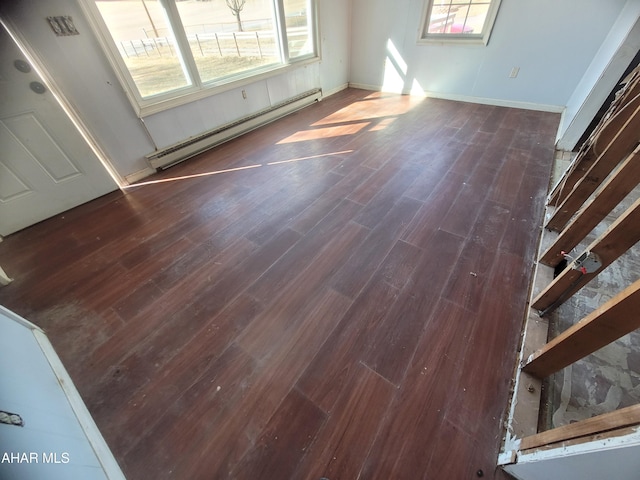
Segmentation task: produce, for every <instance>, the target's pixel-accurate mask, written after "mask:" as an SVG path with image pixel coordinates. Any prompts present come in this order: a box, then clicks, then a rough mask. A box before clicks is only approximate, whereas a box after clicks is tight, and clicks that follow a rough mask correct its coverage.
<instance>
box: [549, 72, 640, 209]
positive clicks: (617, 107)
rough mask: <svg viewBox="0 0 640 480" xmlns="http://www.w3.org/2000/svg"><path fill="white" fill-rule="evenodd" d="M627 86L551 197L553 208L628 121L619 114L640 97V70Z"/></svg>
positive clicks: (582, 148) (579, 152)
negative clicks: (631, 100) (630, 101)
mask: <svg viewBox="0 0 640 480" xmlns="http://www.w3.org/2000/svg"><path fill="white" fill-rule="evenodd" d="M624 83H625V84H626V85H625V87H624V88H623V90H621V91H620V92H619V94H618V96H617V97H616V98H615V100H614V101H613V103H612V104H611V106H610V107H609V110H608V111H607V113H606V115H605V117H603V119H602V120H601V122H600V124H598V126H597V127H596V130H595V131H594V132H593V133H592V134H591V136H590V137H589V138H588V139H587V141H585V142H584V143H583V144H582V145H581V146H580V150H579V151H578V154H577V156H576V158H575V160H574V162H573V164H572V165H571V167H570V168H569V170H567V172H566V173H565V175H564V176H563V178H562V180H561V181H559V182H558V183H557V184H556V185H555V186H554V187H553V189H552V191H551V193H550V194H549V201H548V204H549V205H560V204H561V203H562V202H563V201H564V200H565V198H566V197H567V195H569V193H570V192H571V190H573V187H574V185H575V184H576V183H578V181H579V180H580V179H581V178H582V177H583V176H584V174H585V173H587V171H588V170H589V169H590V168H591V166H592V165H593V162H595V161H596V159H597V158H598V156H599V155H600V154H601V153H602V151H603V149H604V148H605V147H606V146H608V145H609V144H610V143H611V141H612V140H613V138H614V137H615V135H616V133H617V132H618V131H619V130H620V129H621V128H622V126H623V125H624V123H625V121H626V118H627V117H626V116H625V115H622V114H620V115H619V113H620V112H621V111H622V110H621V109H622V108H624V106H625V105H627V104H628V102H629V100H630V99H634V98H636V97H637V96H638V94H640V69H637V68H636V70H634V71H633V72H632V73H631V74H629V76H628V77H627V78H626V79H625V80H624Z"/></svg>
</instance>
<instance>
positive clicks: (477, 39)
mask: <svg viewBox="0 0 640 480" xmlns="http://www.w3.org/2000/svg"><path fill="white" fill-rule="evenodd" d="M499 4H500V0H469V1H463V0H427V4H426V8H425V13H424V21H423V23H422V32H421V35H420V43H432V42H465V43H484V44H486V43H487V42H488V41H489V34H490V33H491V28H492V27H493V22H494V20H495V18H496V14H497V13H498V6H499Z"/></svg>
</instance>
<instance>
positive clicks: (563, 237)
mask: <svg viewBox="0 0 640 480" xmlns="http://www.w3.org/2000/svg"><path fill="white" fill-rule="evenodd" d="M639 157H640V146H638V147H636V149H635V150H634V151H633V153H631V154H630V155H628V156H627V158H626V159H625V161H624V162H623V163H622V164H621V165H620V168H618V170H617V171H616V172H615V174H614V175H613V176H611V177H610V178H609V179H608V180H607V181H606V182H605V183H603V184H602V185H601V186H600V188H599V189H598V191H597V192H596V193H595V195H594V196H593V197H592V198H591V199H590V200H589V201H588V202H587V203H586V204H585V205H584V206H583V207H582V208H581V209H580V211H579V212H578V213H577V215H576V217H575V218H574V219H573V220H571V222H570V223H569V225H567V226H566V227H565V229H564V230H563V231H562V232H561V233H560V235H559V236H558V238H556V240H555V241H554V242H553V245H551V246H550V247H549V248H548V249H547V251H546V252H545V253H544V254H543V255H542V257H541V258H540V263H542V264H544V265H549V266H551V267H555V266H556V265H558V264H559V263H560V262H561V261H562V260H563V259H564V256H563V255H562V252H563V251H564V252H569V251H571V250H572V249H573V248H574V247H575V246H576V245H578V244H579V243H580V241H581V240H582V239H583V238H584V237H586V236H587V235H588V234H589V232H591V231H592V230H593V229H594V228H595V227H596V226H597V225H598V224H599V223H600V222H601V221H602V220H603V219H604V218H605V217H606V216H607V215H608V214H609V213H610V212H611V210H613V209H614V208H615V207H616V205H618V204H619V203H620V202H621V201H622V200H623V199H624V198H625V197H626V196H627V195H628V194H629V192H631V191H632V190H633V189H634V188H635V187H636V186H637V185H638V183H639V182H640V158H639Z"/></svg>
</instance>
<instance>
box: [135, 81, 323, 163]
mask: <svg viewBox="0 0 640 480" xmlns="http://www.w3.org/2000/svg"><path fill="white" fill-rule="evenodd" d="M321 99H322V90H320V89H319V88H316V89H314V90H310V91H308V92H305V93H303V94H300V95H298V96H296V97H293V98H290V99H288V100H285V101H283V102H280V103H277V104H275V105H273V106H271V107H269V108H266V109H264V110H261V111H259V112H256V113H254V114H252V115H249V116H246V117H243V118H241V119H238V120H235V121H233V122H231V123H227V124H225V125H222V126H221V127H218V128H215V129H213V130H210V131H208V132H204V133H202V134H200V135H197V136H194V137H191V138H189V139H188V140H185V141H184V142H180V143H176V144H174V145H171V146H169V147H166V148H163V149H162V150H158V151H156V152H153V153H151V154H149V155H147V156H146V158H147V160H148V161H149V163H150V164H151V166H152V167H153V168H157V169H164V168H168V167H171V166H173V165H175V164H176V163H179V162H182V161H184V160H187V159H188V158H191V157H193V156H195V155H197V154H199V153H202V152H204V151H206V150H209V149H210V148H213V147H215V146H217V145H220V144H222V143H224V142H227V141H229V140H231V139H233V138H236V137H238V136H240V135H242V134H244V133H247V132H249V131H251V130H254V129H256V128H258V127H260V126H262V125H265V124H267V123H269V122H273V121H274V120H277V119H278V118H282V117H284V116H285V115H288V114H289V113H293V112H295V111H296V110H300V109H301V108H304V107H306V106H308V105H311V104H312V103H314V102H317V101H318V100H321Z"/></svg>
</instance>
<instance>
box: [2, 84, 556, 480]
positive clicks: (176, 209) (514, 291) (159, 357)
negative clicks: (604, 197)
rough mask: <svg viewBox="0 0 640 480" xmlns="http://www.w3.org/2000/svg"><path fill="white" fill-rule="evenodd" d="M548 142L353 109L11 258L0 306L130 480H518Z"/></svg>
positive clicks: (512, 126)
mask: <svg viewBox="0 0 640 480" xmlns="http://www.w3.org/2000/svg"><path fill="white" fill-rule="evenodd" d="M558 121H559V118H558V115H554V114H549V113H541V112H533V111H525V110H516V109H508V108H499V107H492V106H483V105H475V104H469V103H456V102H450V101H445V100H436V99H426V100H425V99H417V98H412V97H409V96H397V95H390V94H389V95H388V94H379V93H372V92H366V91H361V90H354V89H349V90H346V91H343V92H341V93H339V94H336V95H334V96H332V97H329V98H327V99H325V100H324V101H322V102H320V103H318V104H316V105H314V106H312V107H309V108H306V109H304V110H302V111H299V112H297V113H295V114H293V115H290V116H288V117H287V118H284V119H282V120H279V121H278V122H276V123H273V124H271V125H269V126H266V127H263V128H261V129H259V130H256V131H254V132H252V133H250V134H247V135H245V136H244V137H242V138H239V139H236V140H234V141H231V142H229V143H227V144H225V145H223V146H221V147H219V148H216V149H214V150H212V151H209V152H207V153H204V154H202V155H200V156H199V157H196V158H193V159H191V160H189V161H187V162H185V163H182V164H180V165H178V166H176V167H173V168H171V169H168V170H166V171H164V172H162V173H160V174H158V175H156V176H154V177H151V178H150V179H149V180H152V181H157V183H146V184H145V183H143V184H141V185H139V186H136V187H134V188H130V189H128V190H127V191H126V192H125V193H121V192H117V193H113V194H110V195H107V196H105V197H102V198H100V199H98V200H96V201H93V202H91V203H89V204H86V205H83V206H81V207H78V208H76V209H73V210H71V211H69V212H66V213H64V214H62V215H59V216H57V217H55V218H52V219H50V220H48V221H45V222H42V223H40V224H38V225H35V226H33V227H31V228H28V229H26V230H24V231H22V232H19V233H17V234H14V235H11V236H9V237H8V238H6V239H5V241H4V242H2V243H1V244H0V265H2V266H3V268H4V269H5V270H6V271H7V272H8V273H9V275H11V276H13V277H14V278H15V281H14V283H12V284H11V285H10V286H8V287H5V288H2V289H0V303H2V304H4V305H5V306H7V307H8V308H10V309H12V310H14V311H16V312H17V313H18V314H20V315H22V316H24V317H25V318H27V319H29V320H31V321H33V322H34V323H36V324H38V325H39V326H41V327H42V328H44V329H45V330H46V331H47V332H48V334H49V337H50V339H51V341H52V343H53V344H54V346H55V347H56V349H57V351H58V353H59V355H60V357H61V358H62V360H63V362H64V363H65V365H66V367H67V369H68V371H69V373H70V374H71V376H72V378H73V380H74V382H75V383H76V386H77V387H78V390H79V391H80V393H81V394H82V396H83V398H84V400H85V402H86V404H87V406H88V408H89V410H90V411H91V413H92V414H93V416H94V418H95V420H96V422H97V424H98V426H99V427H100V429H101V431H102V433H103V435H104V437H105V438H106V440H107V442H108V444H109V445H110V447H111V449H112V451H113V452H114V454H115V456H116V458H117V459H118V461H119V463H120V465H121V466H122V469H123V471H124V472H125V474H126V476H127V478H129V479H146V478H157V479H164V478H176V479H190V480H192V479H200V478H203V479H226V478H233V479H245V478H246V479H312V480H314V479H315V480H317V479H319V478H320V477H323V476H324V477H328V478H329V479H331V480H339V479H342V480H349V479H357V478H361V479H384V480H389V479H411V480H415V479H420V478H424V479H443V478H446V479H453V480H457V479H465V478H469V479H470V478H476V475H477V471H478V470H482V471H483V472H484V477H485V478H496V479H505V478H507V476H506V475H505V474H504V473H502V472H501V471H499V470H496V467H495V466H496V457H497V454H498V450H499V446H500V441H501V435H502V420H503V415H504V412H505V409H506V404H507V399H508V394H509V389H510V382H511V378H512V373H513V369H514V363H515V358H516V350H517V347H518V342H519V335H520V329H521V325H522V319H523V314H524V311H525V306H526V302H527V299H528V286H529V282H530V276H531V270H532V265H533V260H534V251H535V247H536V241H537V240H536V239H537V232H538V231H539V226H540V225H541V217H542V212H543V204H544V196H545V194H546V190H547V186H548V182H549V177H550V169H551V164H552V160H553V143H554V135H555V131H556V129H557V125H558ZM161 180H162V181H161Z"/></svg>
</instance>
